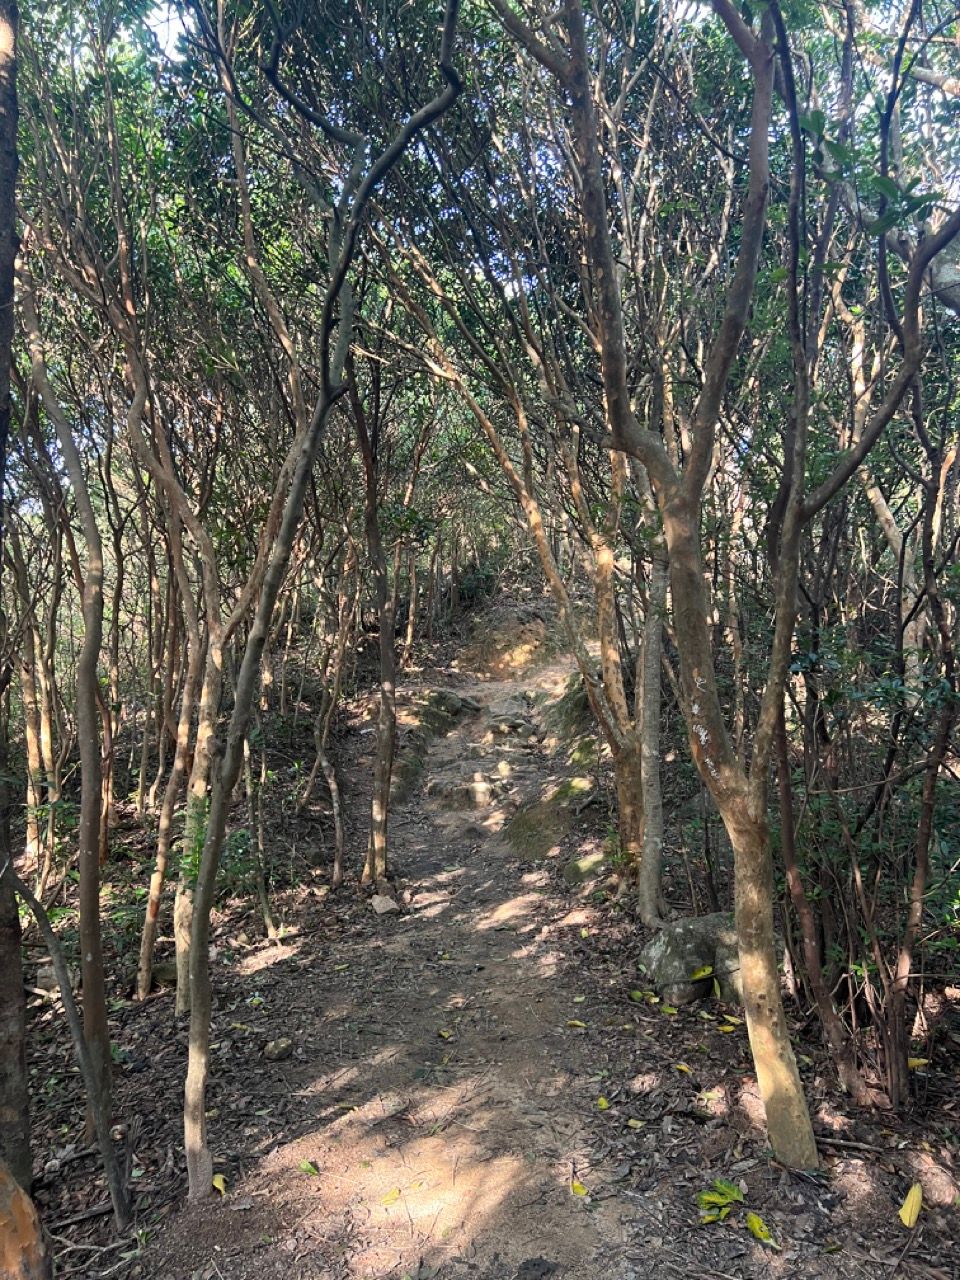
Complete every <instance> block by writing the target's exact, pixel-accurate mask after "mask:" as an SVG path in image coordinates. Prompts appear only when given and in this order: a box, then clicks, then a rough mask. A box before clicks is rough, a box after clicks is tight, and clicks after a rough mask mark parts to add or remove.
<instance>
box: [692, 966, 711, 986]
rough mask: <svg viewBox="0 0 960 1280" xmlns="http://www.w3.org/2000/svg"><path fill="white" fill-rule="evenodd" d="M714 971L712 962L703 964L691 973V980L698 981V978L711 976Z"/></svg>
mask: <svg viewBox="0 0 960 1280" xmlns="http://www.w3.org/2000/svg"><path fill="white" fill-rule="evenodd" d="M712 973H713V965H712V964H702V965H701V966H700V968H699V969H694V971H693V973H691V975H690V981H691V982H696V981H697V979H698V978H709V977H710V975H711V974H712Z"/></svg>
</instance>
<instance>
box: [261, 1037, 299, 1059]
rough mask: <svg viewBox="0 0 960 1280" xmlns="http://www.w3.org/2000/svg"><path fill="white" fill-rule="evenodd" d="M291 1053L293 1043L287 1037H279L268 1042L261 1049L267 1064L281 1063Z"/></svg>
mask: <svg viewBox="0 0 960 1280" xmlns="http://www.w3.org/2000/svg"><path fill="white" fill-rule="evenodd" d="M292 1053H293V1041H292V1040H291V1039H290V1038H289V1037H288V1036H280V1037H279V1038H278V1039H276V1040H269V1041H268V1042H267V1043H266V1044H265V1045H264V1047H263V1056H264V1057H265V1058H266V1060H267V1061H268V1062H283V1060H284V1058H289V1057H290V1055H291V1054H292Z"/></svg>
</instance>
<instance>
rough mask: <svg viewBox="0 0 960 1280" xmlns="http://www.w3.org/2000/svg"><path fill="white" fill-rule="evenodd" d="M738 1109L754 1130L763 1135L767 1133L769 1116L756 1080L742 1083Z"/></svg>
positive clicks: (746, 1080) (738, 1096)
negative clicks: (764, 1107)
mask: <svg viewBox="0 0 960 1280" xmlns="http://www.w3.org/2000/svg"><path fill="white" fill-rule="evenodd" d="M737 1109H738V1110H739V1112H740V1114H741V1115H742V1116H744V1118H745V1119H746V1120H747V1121H748V1122H749V1124H750V1127H751V1128H752V1129H755V1130H756V1131H757V1132H758V1133H761V1134H765V1133H766V1130H767V1116H766V1112H765V1111H764V1109H763V1099H762V1098H761V1097H760V1089H759V1087H758V1086H757V1082H756V1080H753V1079H744V1080H742V1081H741V1084H740V1089H739V1092H738V1093H737Z"/></svg>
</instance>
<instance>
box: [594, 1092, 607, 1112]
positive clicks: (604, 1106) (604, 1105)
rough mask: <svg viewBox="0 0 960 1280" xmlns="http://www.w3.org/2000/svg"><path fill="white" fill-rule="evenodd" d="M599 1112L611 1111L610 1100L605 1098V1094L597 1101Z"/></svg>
mask: <svg viewBox="0 0 960 1280" xmlns="http://www.w3.org/2000/svg"><path fill="white" fill-rule="evenodd" d="M597 1110H598V1111H609V1110H610V1103H609V1101H608V1099H606V1098H605V1097H604V1096H603V1094H601V1095H600V1097H599V1098H598V1099H597Z"/></svg>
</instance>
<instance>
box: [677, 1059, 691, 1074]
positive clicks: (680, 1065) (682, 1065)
mask: <svg viewBox="0 0 960 1280" xmlns="http://www.w3.org/2000/svg"><path fill="white" fill-rule="evenodd" d="M673 1069H674V1071H682V1072H683V1074H684V1075H685V1076H688V1075H689V1074H690V1068H689V1067H688V1066H687V1064H686V1063H685V1062H675V1063H674V1064H673Z"/></svg>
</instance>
